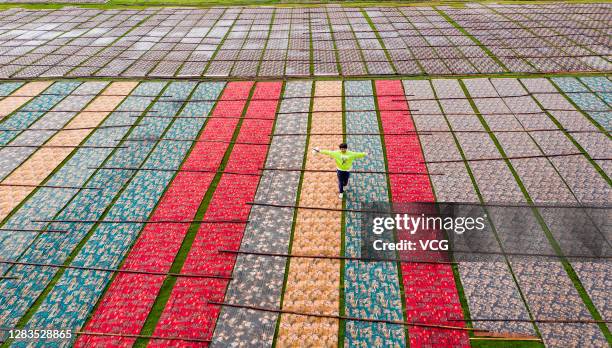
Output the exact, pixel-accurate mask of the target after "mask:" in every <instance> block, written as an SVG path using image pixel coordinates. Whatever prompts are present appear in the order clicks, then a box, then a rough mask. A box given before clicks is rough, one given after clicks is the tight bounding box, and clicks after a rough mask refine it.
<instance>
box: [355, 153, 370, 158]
mask: <svg viewBox="0 0 612 348" xmlns="http://www.w3.org/2000/svg"><path fill="white" fill-rule="evenodd" d="M367 155H368V154H367V153H366V152H355V155H354V156H355V158H364V157H365V156H367Z"/></svg>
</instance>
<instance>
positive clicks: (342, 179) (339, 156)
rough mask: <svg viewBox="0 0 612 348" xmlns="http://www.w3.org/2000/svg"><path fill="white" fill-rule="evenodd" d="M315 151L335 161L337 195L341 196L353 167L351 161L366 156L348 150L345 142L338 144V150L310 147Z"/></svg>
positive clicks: (363, 153)
mask: <svg viewBox="0 0 612 348" xmlns="http://www.w3.org/2000/svg"><path fill="white" fill-rule="evenodd" d="M312 151H314V152H315V153H322V154H324V155H327V156H329V157H331V158H333V159H334V160H335V161H336V173H337V174H338V197H340V198H342V196H343V195H344V189H345V188H346V187H347V186H348V181H349V177H350V176H351V169H353V161H354V160H355V159H357V158H364V157H365V156H367V154H366V153H365V152H353V151H348V145H347V144H346V143H342V144H340V151H331V150H319V148H317V147H315V148H313V149H312Z"/></svg>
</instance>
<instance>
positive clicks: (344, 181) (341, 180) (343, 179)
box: [336, 169, 351, 193]
mask: <svg viewBox="0 0 612 348" xmlns="http://www.w3.org/2000/svg"><path fill="white" fill-rule="evenodd" d="M336 173H337V174H338V192H340V193H343V192H344V186H346V185H348V181H349V177H350V176H351V172H345V171H344V170H340V169H336Z"/></svg>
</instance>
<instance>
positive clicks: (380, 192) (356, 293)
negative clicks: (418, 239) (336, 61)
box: [344, 81, 406, 347]
mask: <svg viewBox="0 0 612 348" xmlns="http://www.w3.org/2000/svg"><path fill="white" fill-rule="evenodd" d="M344 94H345V96H346V98H345V104H346V105H345V109H346V110H373V109H374V108H375V104H374V96H373V91H372V84H371V82H370V81H346V82H345V83H344ZM351 95H355V96H359V97H350V96H351ZM362 96H363V97H362ZM346 132H347V133H349V134H350V133H380V132H381V130H380V129H379V127H378V119H377V116H376V113H375V112H372V111H356V112H347V113H346ZM346 140H347V143H348V146H349V149H351V150H353V151H360V152H367V153H368V156H367V157H366V158H365V159H362V160H358V161H355V163H354V166H353V170H354V171H385V159H384V153H383V148H382V143H381V140H380V137H379V136H359V135H353V136H351V135H348V136H347V139H346ZM363 202H380V203H388V202H389V200H388V191H387V179H386V175H385V174H370V173H368V174H362V173H359V174H358V173H355V174H353V175H352V176H351V178H350V183H349V190H348V192H347V193H346V208H347V209H362V203H363ZM361 233H362V231H361V214H360V213H354V212H347V213H346V234H345V255H346V256H350V257H360V256H361ZM344 277H345V279H344V292H345V310H346V315H347V316H353V317H360V318H375V319H387V320H404V318H403V314H402V302H401V294H400V283H399V277H398V269H397V264H396V263H395V262H379V261H367V262H363V261H346V263H345V266H344ZM405 344H406V337H405V331H404V327H403V326H401V325H393V324H385V323H367V322H360V321H347V323H346V332H345V346H349V347H371V346H383V345H384V346H391V347H404V346H405Z"/></svg>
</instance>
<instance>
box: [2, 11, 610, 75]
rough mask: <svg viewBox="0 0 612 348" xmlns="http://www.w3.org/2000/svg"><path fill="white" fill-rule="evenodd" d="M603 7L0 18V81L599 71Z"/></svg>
mask: <svg viewBox="0 0 612 348" xmlns="http://www.w3.org/2000/svg"><path fill="white" fill-rule="evenodd" d="M610 18H612V5H611V4H609V3H601V4H597V3H595V4H571V3H561V4H559V3H544V4H540V5H496V4H477V3H469V4H466V5H465V6H464V7H461V8H455V7H450V6H437V7H431V6H430V7H366V8H348V7H340V6H337V5H335V6H331V5H330V6H327V7H310V8H303V7H293V8H273V7H245V8H242V7H228V8H226V7H216V8H209V9H198V8H164V7H159V8H144V9H132V10H117V9H111V10H104V9H91V8H74V7H64V8H61V9H57V10H25V9H22V8H11V9H9V10H6V11H2V12H0V78H14V79H26V78H55V77H217V78H224V77H225V78H227V77H231V78H243V79H244V78H249V77H259V78H279V77H285V76H288V77H299V76H302V77H303V76H353V77H354V76H368V77H371V76H379V75H403V76H423V75H427V76H436V75H474V74H496V73H503V74H513V73H560V72H587V73H605V72H609V71H611V70H612V63H611V62H610V46H611V42H612V39H610V27H611V19H610Z"/></svg>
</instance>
